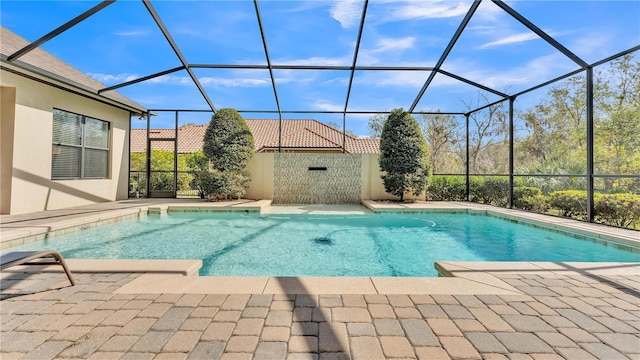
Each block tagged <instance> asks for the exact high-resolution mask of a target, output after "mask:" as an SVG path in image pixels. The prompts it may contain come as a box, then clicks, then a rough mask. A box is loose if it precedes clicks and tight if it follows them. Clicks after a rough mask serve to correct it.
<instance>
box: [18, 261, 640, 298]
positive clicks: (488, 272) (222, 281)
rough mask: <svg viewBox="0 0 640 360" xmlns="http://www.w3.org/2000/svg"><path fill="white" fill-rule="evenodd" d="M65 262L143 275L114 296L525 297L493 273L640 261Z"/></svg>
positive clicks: (634, 267)
mask: <svg viewBox="0 0 640 360" xmlns="http://www.w3.org/2000/svg"><path fill="white" fill-rule="evenodd" d="M67 263H68V266H69V268H70V270H71V272H72V273H84V272H86V273H111V274H112V273H120V272H121V273H132V272H138V273H142V274H141V275H139V276H137V277H136V278H135V279H133V280H132V281H130V282H128V283H127V284H125V285H123V286H121V287H119V288H118V289H116V290H115V291H114V293H116V294H271V295H279V294H282V295H292V294H316V295H333V294H342V295H345V294H361V295H363V294H379V295H396V294H410V295H423V294H428V295H523V293H522V291H520V290H518V289H516V288H515V287H513V286H511V285H510V284H508V283H506V282H505V281H503V280H501V279H500V278H499V277H497V276H495V275H496V274H499V275H500V277H501V278H505V277H509V275H511V276H517V275H522V274H526V275H539V276H541V277H544V278H557V277H563V276H567V275H580V276H583V277H591V278H596V279H597V278H602V277H604V276H610V275H625V276H636V275H637V274H638V273H640V263H626V262H601V263H589V262H515V261H514V262H509V261H504V262H479V261H438V262H436V263H435V264H434V266H435V268H436V269H437V270H438V272H439V274H440V276H441V277H367V276H357V277H354V276H343V277H336V276H333V277H331V276H327V277H313V276H305V277H277V276H199V275H198V270H199V269H200V267H201V266H202V261H200V260H111V259H109V260H107V259H68V260H67ZM6 271H7V272H21V273H30V272H36V273H40V272H55V273H62V270H60V267H59V266H54V265H50V266H29V265H23V266H17V267H14V268H12V269H9V270H6Z"/></svg>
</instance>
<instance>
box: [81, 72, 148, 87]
mask: <svg viewBox="0 0 640 360" xmlns="http://www.w3.org/2000/svg"><path fill="white" fill-rule="evenodd" d="M87 75H89V76H90V77H92V78H93V79H95V80H97V81H99V82H101V83H103V84H107V85H113V84H120V83H123V82H127V81H131V80H135V79H137V78H139V76H138V75H137V74H129V73H122V74H115V75H113V74H101V73H87Z"/></svg>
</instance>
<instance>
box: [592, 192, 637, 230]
mask: <svg viewBox="0 0 640 360" xmlns="http://www.w3.org/2000/svg"><path fill="white" fill-rule="evenodd" d="M594 214H595V220H596V221H598V222H602V223H604V224H608V225H613V226H620V227H629V226H631V227H633V228H635V227H636V224H637V223H638V222H640V196H639V195H634V194H606V195H605V194H594Z"/></svg>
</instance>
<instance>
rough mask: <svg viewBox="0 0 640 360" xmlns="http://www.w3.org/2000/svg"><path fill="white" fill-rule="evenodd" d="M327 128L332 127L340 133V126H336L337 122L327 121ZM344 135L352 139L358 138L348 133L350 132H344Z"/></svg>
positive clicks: (352, 133)
mask: <svg viewBox="0 0 640 360" xmlns="http://www.w3.org/2000/svg"><path fill="white" fill-rule="evenodd" d="M327 126H329V127H332V128H334V129H336V130H338V131H340V132H342V126H340V125H338V123H337V122H335V121H329V122H328V123H327ZM345 134H347V135H349V136H351V137H354V138H357V137H358V135H356V134H355V133H354V132H353V131H350V130H347V131H345Z"/></svg>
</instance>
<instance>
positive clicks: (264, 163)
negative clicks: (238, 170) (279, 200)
mask: <svg viewBox="0 0 640 360" xmlns="http://www.w3.org/2000/svg"><path fill="white" fill-rule="evenodd" d="M273 155H274V154H273V153H255V154H253V157H251V161H249V164H248V166H247V172H248V173H249V174H250V175H251V182H250V183H249V188H248V189H247V194H246V195H245V197H246V198H247V199H253V200H271V199H273V158H274V156H273Z"/></svg>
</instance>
